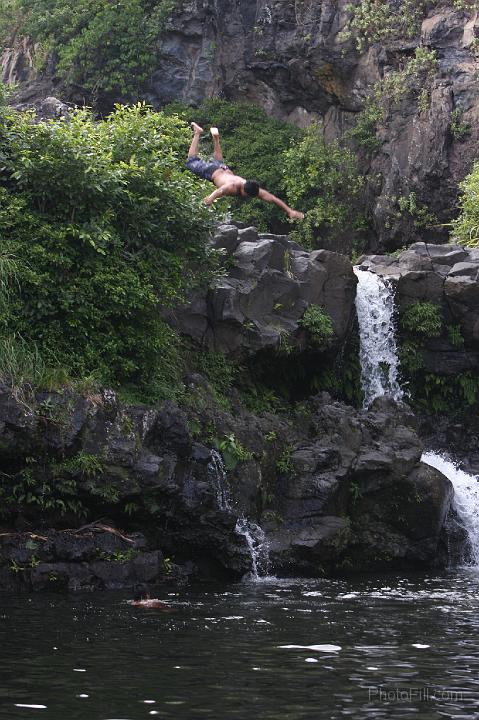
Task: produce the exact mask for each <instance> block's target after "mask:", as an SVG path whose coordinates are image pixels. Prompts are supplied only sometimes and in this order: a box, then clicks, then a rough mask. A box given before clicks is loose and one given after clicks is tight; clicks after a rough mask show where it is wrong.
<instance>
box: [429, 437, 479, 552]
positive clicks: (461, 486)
mask: <svg viewBox="0 0 479 720" xmlns="http://www.w3.org/2000/svg"><path fill="white" fill-rule="evenodd" d="M421 460H422V462H424V463H426V464H427V465H431V466H432V467H434V468H436V470H439V471H440V472H442V474H443V475H445V476H446V477H447V478H449V480H450V481H451V483H452V485H453V487H454V503H453V504H454V508H455V510H456V512H457V514H458V515H459V517H460V518H461V520H462V523H463V525H464V527H465V529H466V531H467V534H468V537H469V542H470V545H471V564H472V565H479V477H477V476H476V475H469V474H468V473H466V472H464V470H460V469H459V468H458V467H457V466H456V464H455V463H454V462H453V461H452V460H450V458H448V457H447V455H441V454H439V453H436V452H430V451H429V452H425V453H423V455H422V457H421Z"/></svg>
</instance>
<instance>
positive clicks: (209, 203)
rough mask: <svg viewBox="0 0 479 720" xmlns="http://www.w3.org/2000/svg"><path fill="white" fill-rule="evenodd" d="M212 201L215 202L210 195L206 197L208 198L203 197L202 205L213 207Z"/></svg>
mask: <svg viewBox="0 0 479 720" xmlns="http://www.w3.org/2000/svg"><path fill="white" fill-rule="evenodd" d="M214 201H215V199H214V198H213V197H211V195H208V197H205V199H204V200H203V202H204V204H205V205H208V207H209V206H210V205H213V203H214Z"/></svg>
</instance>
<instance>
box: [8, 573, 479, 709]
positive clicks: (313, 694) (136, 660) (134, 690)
mask: <svg viewBox="0 0 479 720" xmlns="http://www.w3.org/2000/svg"><path fill="white" fill-rule="evenodd" d="M478 585H479V574H478V572H477V571H475V570H472V569H471V570H461V571H457V572H454V573H450V574H446V575H443V576H433V575H426V576H424V575H417V576H408V577H397V576H386V577H384V576H383V577H381V578H367V579H362V580H320V581H314V582H313V581H304V580H290V581H279V580H274V579H272V580H270V581H269V582H260V583H257V584H241V585H235V586H228V587H225V586H220V587H217V586H207V587H204V586H203V587H197V588H194V589H191V588H190V589H185V590H179V591H177V592H175V593H172V594H170V595H168V594H164V595H163V596H162V599H163V600H165V601H167V602H170V603H171V604H172V605H173V606H175V607H176V612H175V613H172V614H165V613H161V612H158V611H155V610H140V609H138V608H133V607H130V606H129V605H128V604H127V603H126V596H125V595H124V594H119V593H97V594H91V595H90V594H78V595H70V596H62V595H36V596H31V597H21V598H18V597H17V598H12V597H2V598H1V599H0V603H1V604H0V607H1V609H0V642H1V653H0V718H1V720H16V719H17V718H33V719H36V718H44V719H45V720H65V719H66V718H68V719H69V720H80V719H81V720H83V719H84V720H142V719H147V718H152V717H158V718H167V719H170V718H180V719H181V720H200V719H201V718H215V719H216V718H218V719H221V720H223V719H225V720H248V719H249V718H261V719H262V720H319V719H321V720H322V718H325V719H326V718H327V719H329V718H331V719H335V718H345V717H352V718H354V719H355V720H356V719H360V720H361V719H362V718H368V719H369V718H425V719H428V720H429V719H430V718H431V719H433V718H474V717H479V634H478V630H479V596H478Z"/></svg>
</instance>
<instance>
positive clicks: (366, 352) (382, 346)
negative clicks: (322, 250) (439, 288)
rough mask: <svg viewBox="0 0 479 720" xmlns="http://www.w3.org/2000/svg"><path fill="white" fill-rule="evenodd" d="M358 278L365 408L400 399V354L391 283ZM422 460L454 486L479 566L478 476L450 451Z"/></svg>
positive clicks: (363, 273) (361, 273)
mask: <svg viewBox="0 0 479 720" xmlns="http://www.w3.org/2000/svg"><path fill="white" fill-rule="evenodd" d="M354 272H355V274H356V277H357V279H358V286H357V292H356V312H357V316H358V325H359V344H360V350H359V354H360V362H361V384H362V388H363V393H364V407H366V408H367V407H369V405H370V404H371V403H372V402H373V400H375V398H377V397H379V396H381V395H389V396H390V397H393V398H394V399H395V400H400V399H401V398H402V397H403V396H404V393H403V391H402V389H401V386H400V384H399V356H398V352H397V345H396V334H395V327H394V292H393V289H392V287H391V286H390V285H389V283H388V282H387V281H385V280H383V278H381V277H380V276H379V275H376V274H375V273H371V272H369V271H367V270H359V269H358V268H355V270H354ZM421 460H422V462H424V463H426V464H427V465H431V466H432V467H434V468H436V469H437V470H439V471H440V472H442V474H443V475H445V476H446V477H447V478H448V479H449V480H450V481H451V483H452V485H453V487H454V507H455V510H456V512H457V514H458V516H459V518H460V520H461V522H462V524H463V525H464V528H465V529H466V532H467V534H468V539H469V544H470V561H469V562H470V564H471V565H474V566H478V565H479V478H478V477H476V476H474V475H469V474H468V473H465V472H464V471H463V470H460V469H459V468H458V466H457V465H456V464H455V463H454V462H453V461H452V460H451V459H450V458H449V456H448V454H447V452H444V453H437V452H432V451H428V452H425V453H423V455H422V457H421Z"/></svg>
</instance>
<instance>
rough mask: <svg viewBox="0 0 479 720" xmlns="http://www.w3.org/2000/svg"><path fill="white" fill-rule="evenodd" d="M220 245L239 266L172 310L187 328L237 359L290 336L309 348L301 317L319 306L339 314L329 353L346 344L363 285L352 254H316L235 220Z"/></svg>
mask: <svg viewBox="0 0 479 720" xmlns="http://www.w3.org/2000/svg"><path fill="white" fill-rule="evenodd" d="M212 244H213V246H214V247H215V248H217V249H218V248H222V249H224V250H225V252H226V253H228V254H229V255H230V256H231V268H230V270H229V273H228V276H227V277H223V278H220V279H219V280H217V281H215V282H214V283H213V285H212V286H211V287H210V289H209V290H208V292H207V293H201V294H198V295H196V296H195V297H193V298H192V299H191V302H190V303H189V304H188V305H187V306H186V307H184V308H182V309H177V310H175V312H174V313H172V314H171V316H170V318H169V319H170V321H171V322H172V323H173V324H175V325H176V327H178V329H179V330H180V331H181V332H182V333H184V334H185V335H188V336H190V337H191V338H193V339H194V340H195V341H197V342H198V343H201V345H203V346H206V347H208V348H210V349H211V350H214V351H216V352H223V353H225V354H235V355H236V356H237V355H238V354H239V355H241V356H251V355H254V354H256V353H258V352H259V351H260V350H264V349H266V348H276V349H277V348H278V347H279V346H280V345H281V342H282V338H284V337H285V335H287V336H288V340H289V342H290V343H291V344H292V346H293V347H297V348H298V349H302V348H303V347H304V344H305V333H304V331H302V330H301V327H300V320H301V318H302V316H303V315H304V312H305V310H306V309H307V308H308V306H309V305H312V304H313V305H319V306H321V307H322V308H323V309H324V310H325V311H326V312H327V313H328V315H329V316H330V317H331V319H332V323H333V330H334V338H333V340H332V342H331V343H330V344H329V345H328V350H330V351H334V350H336V351H337V350H339V349H340V347H341V346H342V345H343V344H344V342H345V340H346V337H347V335H348V331H349V330H350V328H351V323H352V320H353V318H354V316H355V309H354V298H355V288H356V278H355V276H354V274H353V271H352V267H351V263H350V262H349V260H348V258H347V257H345V256H344V255H339V254H337V253H333V252H329V251H327V250H316V251H314V252H309V253H308V252H305V251H304V250H302V249H301V248H299V246H298V245H297V244H296V243H294V242H292V241H291V240H289V239H288V238H287V237H283V236H279V235H266V234H258V232H257V231H256V229H255V228H245V229H243V230H238V229H237V228H236V227H234V226H231V225H222V226H220V227H219V228H218V230H217V233H216V235H215V237H214V238H213V240H212Z"/></svg>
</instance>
